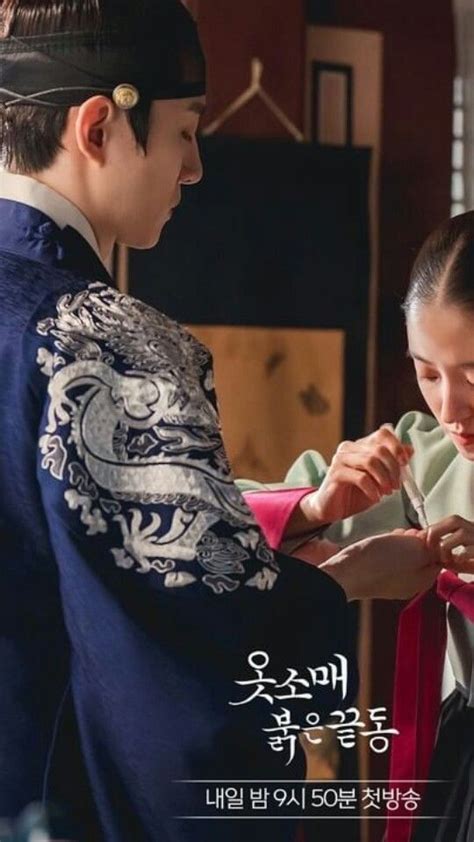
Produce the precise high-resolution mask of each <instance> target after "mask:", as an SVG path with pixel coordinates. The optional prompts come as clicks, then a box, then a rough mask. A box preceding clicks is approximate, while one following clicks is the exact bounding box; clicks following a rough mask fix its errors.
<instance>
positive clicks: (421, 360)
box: [406, 348, 474, 368]
mask: <svg viewBox="0 0 474 842" xmlns="http://www.w3.org/2000/svg"><path fill="white" fill-rule="evenodd" d="M406 356H407V357H409V358H410V359H412V360H417V361H418V362H419V363H425V365H433V363H432V362H431V361H430V360H425V358H424V357H420V355H419V354H415V353H414V351H410V349H409V348H408V350H407V352H406ZM456 367H457V368H474V360H473V361H472V362H466V363H459V364H458V365H457V366H456Z"/></svg>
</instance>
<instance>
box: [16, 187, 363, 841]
mask: <svg viewBox="0 0 474 842" xmlns="http://www.w3.org/2000/svg"><path fill="white" fill-rule="evenodd" d="M152 282H153V280H152V279H150V283H152ZM0 400H1V407H2V425H1V437H0V676H1V683H0V816H4V817H14V816H16V815H17V814H18V813H19V812H20V811H21V810H22V809H23V808H24V807H25V805H27V804H29V803H30V802H33V801H42V800H43V801H44V802H50V803H53V804H56V805H59V806H60V807H61V809H62V810H64V811H65V813H66V814H67V815H68V817H69V820H70V822H71V827H74V833H75V834H76V835H77V838H80V839H83V840H84V842H96V840H97V842H98V840H101V841H102V842H145V840H156V842H184V840H186V842H204V840H205V842H214V841H215V842H217V840H219V841H220V840H224V839H225V840H226V842H228V841H229V842H231V840H234V839H235V840H237V839H242V838H243V836H242V833H243V828H242V823H241V822H238V821H235V822H231V823H228V822H221V821H218V820H215V821H209V822H205V821H198V820H196V821H189V820H185V819H183V820H178V819H176V818H175V816H183V815H190V814H193V811H195V810H196V809H198V808H199V805H198V804H197V802H196V801H195V796H194V793H195V788H193V787H192V786H191V785H190V786H186V785H185V784H178V783H176V782H177V781H183V780H195V779H213V780H229V779H239V778H240V779H242V778H244V779H253V780H259V779H281V778H288V777H295V778H299V777H302V776H303V775H304V762H303V758H302V753H301V752H300V751H299V750H298V752H297V756H296V758H295V761H294V762H293V764H291V766H286V765H285V762H286V759H287V758H286V756H285V755H284V754H281V755H280V754H277V753H276V752H273V751H271V749H270V748H269V746H268V744H267V743H266V740H265V738H264V735H263V732H262V728H263V727H268V726H270V725H271V724H273V722H272V719H271V717H270V714H271V712H272V708H271V707H270V706H269V704H268V702H267V701H265V700H264V699H256V700H255V701H254V702H253V703H252V704H248V705H241V706H237V707H233V706H230V705H229V701H230V700H236V699H237V698H239V688H238V687H237V685H236V684H235V681H236V680H237V679H242V678H243V677H247V678H248V677H252V676H251V674H249V668H248V665H247V657H248V655H249V654H250V653H251V652H252V651H254V650H264V651H266V652H267V653H268V655H269V657H270V666H269V669H268V674H269V675H272V676H274V677H276V678H279V679H280V680H282V677H285V676H286V675H287V668H288V667H292V668H295V669H297V670H300V671H303V670H304V669H305V668H306V667H307V666H313V667H314V666H319V665H323V664H325V663H327V662H328V661H330V660H331V658H332V656H333V655H334V653H339V654H342V655H345V656H346V657H347V658H348V659H349V660H350V670H349V689H348V694H347V697H346V699H345V701H344V702H343V701H342V699H341V693H340V689H336V690H334V689H333V688H331V687H329V686H328V687H319V688H318V701H317V709H318V711H319V712H320V713H321V714H322V716H323V717H324V716H325V715H327V714H328V712H329V711H331V710H333V709H335V708H337V707H340V706H341V705H347V704H348V703H349V702H350V701H351V700H352V699H353V697H354V694H355V690H356V680H357V679H356V667H355V664H354V660H353V655H352V649H353V642H352V641H350V640H348V632H347V629H348V626H349V624H348V617H347V605H346V600H345V596H344V593H343V591H342V590H341V589H340V588H339V586H338V585H336V584H335V582H334V581H333V580H332V579H331V578H329V577H328V576H326V575H325V574H324V573H323V572H321V571H319V570H317V569H314V568H311V567H310V566H308V565H306V564H304V563H302V562H300V561H298V560H295V559H291V558H287V557H285V556H280V555H279V554H274V553H273V552H272V551H271V550H270V549H269V547H268V546H267V544H266V543H265V540H264V538H263V536H262V534H261V532H260V530H259V528H258V527H257V525H256V523H255V521H254V520H253V518H252V515H251V513H250V511H249V510H248V508H247V506H246V504H245V502H244V500H243V498H242V496H241V495H240V493H239V492H238V490H237V488H236V486H235V485H234V483H233V479H232V475H231V472H230V469H229V466H228V463H227V459H226V455H225V451H224V447H223V444H222V440H221V435H220V430H219V422H218V414H217V409H216V402H215V395H214V390H213V378H212V365H211V360H210V357H209V353H208V352H207V350H206V349H205V348H204V347H203V346H202V345H200V344H199V343H198V342H197V341H196V340H195V339H194V338H192V337H191V336H190V335H189V334H188V333H187V332H186V331H185V330H184V329H183V328H181V327H180V326H178V325H177V324H175V323H174V322H172V321H170V320H169V319H167V318H166V317H165V316H163V315H161V314H159V313H158V312H157V311H155V310H153V309H152V308H150V307H148V306H146V305H144V304H142V303H141V302H139V301H137V300H135V299H133V298H131V297H128V296H123V295H121V294H119V293H118V292H117V291H116V290H115V289H113V287H112V285H111V282H110V278H109V277H108V275H107V272H106V270H105V269H104V267H103V265H102V264H101V262H100V260H99V259H98V257H97V256H96V254H95V252H94V251H93V249H92V248H91V247H90V246H89V245H88V243H87V242H86V241H85V240H84V239H83V238H82V237H81V235H80V234H79V233H78V232H76V231H75V230H74V229H73V228H70V227H69V228H65V229H64V230H61V229H60V228H59V227H58V226H57V225H56V224H55V223H54V222H53V221H52V220H51V219H49V218H48V217H47V216H45V215H44V214H43V213H41V212H40V211H38V210H35V209H33V208H30V207H28V206H27V205H24V204H21V203H17V202H13V201H9V200H5V199H2V200H0ZM298 704H299V707H298V712H299V715H300V718H302V716H303V714H304V712H305V710H314V709H315V703H314V701H313V702H304V701H300V702H299V703H298ZM305 706H306V707H305ZM243 825H244V828H245V834H244V835H245V839H246V840H247V842H248V841H249V840H253V839H255V840H256V839H258V840H265V839H268V840H270V839H271V840H272V842H276V840H278V841H280V840H281V842H290V840H292V839H293V836H294V828H293V825H292V823H291V822H288V821H281V822H278V824H275V823H273V822H266V821H260V822H252V821H245V822H244V823H243ZM70 832H71V833H72V832H73V831H70Z"/></svg>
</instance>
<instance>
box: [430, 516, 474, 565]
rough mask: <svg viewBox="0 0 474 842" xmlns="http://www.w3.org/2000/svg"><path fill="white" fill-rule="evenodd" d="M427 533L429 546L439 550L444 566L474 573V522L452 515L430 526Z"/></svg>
mask: <svg viewBox="0 0 474 842" xmlns="http://www.w3.org/2000/svg"><path fill="white" fill-rule="evenodd" d="M425 534H426V543H427V545H428V547H430V548H431V549H433V550H435V551H439V554H440V558H441V563H442V565H443V567H446V568H447V569H448V570H452V571H454V572H455V573H473V574H474V523H472V522H471V521H470V520H465V519H464V518H463V517H460V516H459V515H452V516H451V517H447V518H444V520H440V521H439V522H438V523H435V524H434V525H433V526H430V527H429V528H428V529H427V530H426V531H425Z"/></svg>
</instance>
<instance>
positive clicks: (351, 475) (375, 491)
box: [331, 466, 383, 503]
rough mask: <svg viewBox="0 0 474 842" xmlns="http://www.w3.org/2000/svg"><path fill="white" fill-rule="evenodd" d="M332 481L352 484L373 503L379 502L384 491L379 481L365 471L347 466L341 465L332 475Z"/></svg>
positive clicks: (340, 483)
mask: <svg viewBox="0 0 474 842" xmlns="http://www.w3.org/2000/svg"><path fill="white" fill-rule="evenodd" d="M331 482H334V483H337V484H339V485H352V486H355V487H356V488H358V489H359V490H360V491H361V492H362V493H363V494H364V495H365V496H366V497H367V498H368V499H369V500H370V501H371V502H372V503H378V502H379V501H380V500H381V499H382V497H383V491H382V490H381V488H380V485H379V483H378V482H376V481H375V480H374V479H373V477H372V476H371V475H370V474H368V473H366V472H365V471H359V470H357V469H356V468H349V467H347V466H344V467H340V468H338V469H337V470H336V471H334V473H333V475H332V476H331Z"/></svg>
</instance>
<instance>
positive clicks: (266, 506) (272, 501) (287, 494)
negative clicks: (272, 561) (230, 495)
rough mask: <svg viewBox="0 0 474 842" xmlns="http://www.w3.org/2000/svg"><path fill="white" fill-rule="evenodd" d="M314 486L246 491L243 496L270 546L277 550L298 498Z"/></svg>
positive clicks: (300, 498)
mask: <svg viewBox="0 0 474 842" xmlns="http://www.w3.org/2000/svg"><path fill="white" fill-rule="evenodd" d="M314 490H315V489H314V488H282V489H279V490H277V491H248V492H247V493H246V494H245V495H244V497H245V500H246V502H247V505H248V506H249V507H250V509H251V510H252V512H253V514H254V516H255V519H256V521H257V523H258V524H259V526H260V528H261V529H262V531H263V533H264V535H265V538H266V539H267V541H268V543H269V545H270V547H271V548H272V549H273V550H277V549H278V547H279V546H280V544H281V543H282V541H283V538H284V535H285V531H286V527H287V525H288V521H289V520H290V517H291V515H292V514H293V512H294V510H295V509H296V507H297V506H298V505H299V502H300V500H302V498H303V497H306V495H307V494H310V493H311V492H312V491H314Z"/></svg>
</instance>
